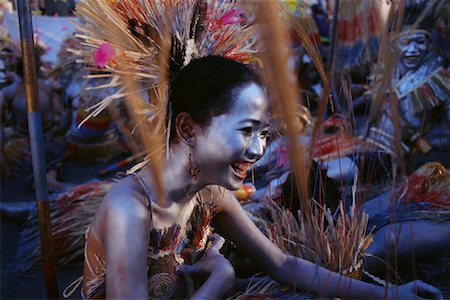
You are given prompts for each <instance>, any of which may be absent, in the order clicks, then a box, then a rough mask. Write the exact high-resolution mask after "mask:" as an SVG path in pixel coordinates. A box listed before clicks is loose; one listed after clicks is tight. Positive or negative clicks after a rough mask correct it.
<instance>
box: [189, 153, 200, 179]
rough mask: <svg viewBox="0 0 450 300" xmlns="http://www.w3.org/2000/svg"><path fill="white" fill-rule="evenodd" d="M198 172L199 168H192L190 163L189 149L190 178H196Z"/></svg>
mask: <svg viewBox="0 0 450 300" xmlns="http://www.w3.org/2000/svg"><path fill="white" fill-rule="evenodd" d="M198 173H200V170H199V169H198V168H194V165H193V164H192V154H191V151H189V174H191V176H192V179H194V180H197V179H198V177H197V174H198Z"/></svg>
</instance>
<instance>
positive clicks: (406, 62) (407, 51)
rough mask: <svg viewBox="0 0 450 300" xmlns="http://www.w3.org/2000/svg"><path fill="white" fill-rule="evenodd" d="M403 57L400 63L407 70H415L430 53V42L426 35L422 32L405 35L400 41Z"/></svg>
mask: <svg viewBox="0 0 450 300" xmlns="http://www.w3.org/2000/svg"><path fill="white" fill-rule="evenodd" d="M398 44H399V47H400V51H401V52H402V56H401V58H400V62H401V63H402V65H403V66H404V67H405V68H406V70H408V71H409V70H415V69H416V68H417V67H418V66H419V65H420V64H421V63H422V61H423V59H424V58H425V56H426V55H427V53H428V51H429V45H430V41H429V38H428V37H427V35H426V34H424V33H421V32H420V31H416V32H413V33H412V34H405V35H403V36H401V37H400V39H399V41H398Z"/></svg>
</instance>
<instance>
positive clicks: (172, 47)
mask: <svg viewBox="0 0 450 300" xmlns="http://www.w3.org/2000/svg"><path fill="white" fill-rule="evenodd" d="M76 14H77V15H78V16H79V17H80V19H81V24H80V26H79V33H78V34H77V36H78V37H79V38H81V39H82V44H83V48H82V49H81V50H73V49H72V51H73V52H75V53H76V54H77V55H79V56H80V60H79V61H80V62H83V63H85V64H87V65H88V66H90V68H91V69H92V70H96V69H101V70H102V71H107V72H102V74H100V75H97V74H96V75H93V77H106V78H109V83H108V84H106V85H105V84H103V85H102V86H100V87H99V88H103V87H111V86H113V87H115V88H116V89H117V92H116V93H115V94H113V95H110V96H108V97H107V98H105V99H103V101H102V102H100V103H98V104H97V105H95V106H94V107H91V114H90V115H89V117H90V116H95V115H97V114H98V113H100V112H101V110H103V109H104V108H105V107H106V106H107V105H108V104H109V103H111V102H112V101H114V100H115V99H120V98H124V97H126V96H129V95H128V94H129V93H130V92H131V91H130V89H127V88H125V85H126V82H127V80H130V79H131V80H133V82H135V83H137V85H136V86H138V87H139V90H140V92H139V93H140V94H139V97H140V98H141V99H149V100H145V101H146V102H147V104H148V105H147V106H146V108H145V112H144V113H145V115H146V116H147V118H148V119H151V118H156V117H158V118H159V119H160V121H161V123H160V124H164V126H165V125H166V124H167V123H166V122H165V121H167V112H168V103H167V100H166V99H164V100H163V99H157V98H158V97H155V96H152V94H151V92H150V90H151V89H154V88H157V87H159V86H161V85H164V84H167V82H168V80H170V78H171V77H173V76H174V75H175V74H176V73H177V71H179V70H180V68H182V67H183V66H185V65H186V64H188V63H189V62H190V61H191V60H192V59H195V58H200V57H204V56H209V55H218V56H223V57H228V58H231V59H235V60H239V61H241V62H250V61H253V57H254V54H255V53H256V46H255V42H254V39H253V38H252V26H250V25H249V24H248V22H247V19H246V17H245V15H244V11H243V9H242V8H241V7H239V6H238V4H237V1H235V0H183V1H180V0H121V1H116V0H82V1H81V2H80V3H79V4H78V5H77V9H76ZM167 44H168V45H169V46H168V47H167ZM167 52H170V53H167ZM164 55H165V56H168V59H167V61H166V63H165V64H164V63H163V65H162V64H161V61H164V60H162V57H163V56H164ZM162 68H166V69H167V72H166V74H168V75H169V76H164V74H165V73H164V72H162V70H161V69H162ZM143 91H144V93H143ZM133 92H136V91H133ZM145 92H147V93H145ZM156 94H157V93H156ZM149 95H150V96H149ZM162 98H164V97H162ZM158 123H159V122H158Z"/></svg>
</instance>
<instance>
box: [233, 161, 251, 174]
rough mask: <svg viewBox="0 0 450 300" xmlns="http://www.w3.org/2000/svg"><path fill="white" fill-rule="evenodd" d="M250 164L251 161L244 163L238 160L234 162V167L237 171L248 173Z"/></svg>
mask: <svg viewBox="0 0 450 300" xmlns="http://www.w3.org/2000/svg"><path fill="white" fill-rule="evenodd" d="M250 166H251V164H250V163H244V162H237V163H235V164H233V167H234V169H235V170H236V172H239V173H241V174H246V173H247V170H248V169H249V168H250Z"/></svg>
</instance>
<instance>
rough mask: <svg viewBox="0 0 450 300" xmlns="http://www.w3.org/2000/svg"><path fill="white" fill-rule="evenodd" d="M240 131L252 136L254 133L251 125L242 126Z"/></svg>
mask: <svg viewBox="0 0 450 300" xmlns="http://www.w3.org/2000/svg"><path fill="white" fill-rule="evenodd" d="M240 131H242V132H243V133H244V135H246V136H250V135H252V133H253V130H252V128H251V127H245V128H241V129H240Z"/></svg>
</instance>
